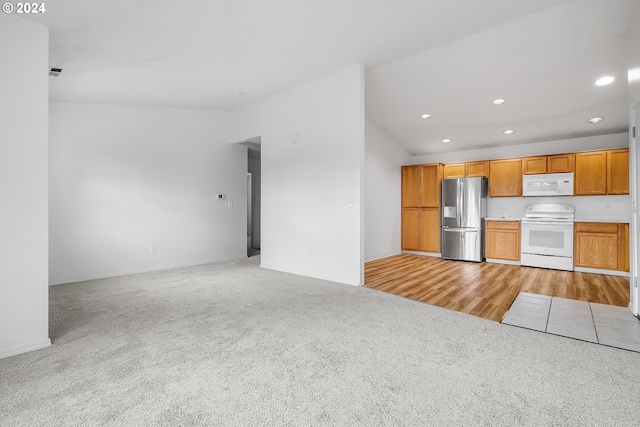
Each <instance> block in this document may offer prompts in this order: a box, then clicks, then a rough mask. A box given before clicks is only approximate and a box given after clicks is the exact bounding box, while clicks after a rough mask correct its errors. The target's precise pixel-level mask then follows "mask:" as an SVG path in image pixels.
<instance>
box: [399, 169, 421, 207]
mask: <svg viewBox="0 0 640 427" xmlns="http://www.w3.org/2000/svg"><path fill="white" fill-rule="evenodd" d="M419 206H420V166H418V165H415V166H403V167H402V207H403V208H412V207H419Z"/></svg>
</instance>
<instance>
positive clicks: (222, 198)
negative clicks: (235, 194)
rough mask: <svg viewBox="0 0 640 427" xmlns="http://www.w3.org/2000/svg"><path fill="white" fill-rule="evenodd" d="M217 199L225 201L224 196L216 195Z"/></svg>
mask: <svg viewBox="0 0 640 427" xmlns="http://www.w3.org/2000/svg"><path fill="white" fill-rule="evenodd" d="M216 199H218V200H224V194H216Z"/></svg>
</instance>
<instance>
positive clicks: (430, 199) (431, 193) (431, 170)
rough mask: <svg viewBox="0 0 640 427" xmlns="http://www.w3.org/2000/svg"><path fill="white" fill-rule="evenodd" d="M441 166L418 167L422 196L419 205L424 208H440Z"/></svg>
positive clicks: (439, 164) (438, 164)
mask: <svg viewBox="0 0 640 427" xmlns="http://www.w3.org/2000/svg"><path fill="white" fill-rule="evenodd" d="M442 169H443V165H442V164H441V163H435V164H432V165H420V173H421V179H422V183H421V187H422V194H421V196H420V205H421V206H422V207H425V208H437V207H439V206H440V191H441V190H440V188H441V184H440V183H441V182H442V173H443V170H442Z"/></svg>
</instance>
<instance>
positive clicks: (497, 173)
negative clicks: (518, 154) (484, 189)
mask: <svg viewBox="0 0 640 427" xmlns="http://www.w3.org/2000/svg"><path fill="white" fill-rule="evenodd" d="M489 196H490V197H519V196H522V161H521V159H507V160H494V161H492V162H489Z"/></svg>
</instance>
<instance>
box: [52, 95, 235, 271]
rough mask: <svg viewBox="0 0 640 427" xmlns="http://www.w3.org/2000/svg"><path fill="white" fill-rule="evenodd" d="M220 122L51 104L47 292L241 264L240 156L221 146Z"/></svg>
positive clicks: (197, 114)
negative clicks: (219, 197) (224, 263)
mask: <svg viewBox="0 0 640 427" xmlns="http://www.w3.org/2000/svg"><path fill="white" fill-rule="evenodd" d="M228 115H229V113H226V112H217V111H206V110H188V109H171V108H155V107H129V106H116V105H94V104H73V103H55V102H52V103H51V104H50V122H51V123H50V230H51V233H50V239H51V241H50V253H51V258H50V281H51V283H52V284H58V283H65V282H70V281H79V280H86V279H93V278H99V277H107V276H116V275H122V274H128V273H133V272H141V271H150V270H158V269H163V268H170V267H174V266H182V265H194V264H199V263H207V262H211V261H219V260H225V259H234V258H240V257H244V256H246V203H247V202H246V182H247V178H246V173H247V152H246V150H247V149H246V147H244V146H240V145H237V144H228V143H227V131H228ZM216 193H223V194H225V196H226V199H225V200H223V201H219V200H216V199H215V198H214V195H215V194H216ZM228 202H232V203H233V207H232V208H231V209H230V208H228ZM152 246H155V247H156V250H157V251H156V252H155V253H152V252H151V247H152Z"/></svg>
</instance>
